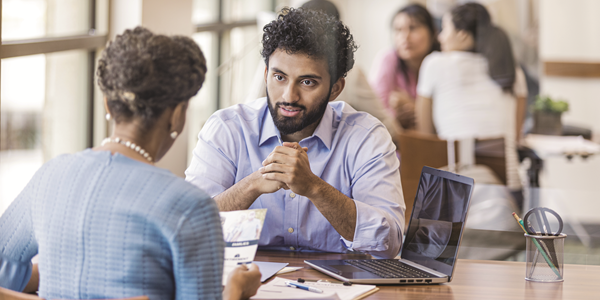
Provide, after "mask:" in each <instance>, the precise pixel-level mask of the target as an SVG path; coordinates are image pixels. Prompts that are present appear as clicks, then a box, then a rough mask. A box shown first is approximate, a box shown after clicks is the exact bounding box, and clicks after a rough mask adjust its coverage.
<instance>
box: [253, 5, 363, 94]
mask: <svg viewBox="0 0 600 300" xmlns="http://www.w3.org/2000/svg"><path fill="white" fill-rule="evenodd" d="M263 31H264V34H263V39H262V44H263V49H262V51H261V54H262V57H263V59H264V60H265V63H266V64H267V66H268V65H269V57H270V56H271V54H273V52H275V50H277V49H282V50H285V51H286V52H287V53H288V54H296V53H305V54H307V55H308V56H310V57H314V58H319V59H320V58H324V59H326V60H327V64H328V69H329V75H330V76H331V84H333V83H335V82H336V81H337V80H338V79H340V78H342V77H346V74H347V73H348V71H350V70H351V69H352V67H353V66H354V52H355V51H356V49H357V46H356V44H355V43H354V39H353V37H352V34H350V30H349V29H348V27H347V26H346V25H344V24H343V23H342V22H341V21H339V20H337V19H336V18H335V17H332V16H329V15H326V14H325V13H323V12H321V11H315V10H308V9H303V8H297V9H294V8H284V9H283V10H282V11H281V13H280V14H279V16H278V17H277V19H276V20H274V21H272V22H271V23H269V24H267V25H265V27H264V28H263Z"/></svg>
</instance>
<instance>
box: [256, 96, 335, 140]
mask: <svg viewBox="0 0 600 300" xmlns="http://www.w3.org/2000/svg"><path fill="white" fill-rule="evenodd" d="M266 92H267V103H268V105H269V112H270V113H271V117H273V122H274V123H275V127H277V129H279V132H280V133H281V134H282V135H288V134H292V133H295V132H298V131H300V130H302V129H304V128H306V127H307V126H309V125H312V124H314V123H315V122H318V121H319V120H321V118H322V117H323V115H324V114H325V110H326V109H327V103H329V96H330V95H331V87H330V88H329V92H328V93H327V96H326V97H325V98H323V99H322V100H321V102H320V103H319V105H318V106H317V107H316V108H315V109H313V110H310V111H308V112H307V113H306V115H305V116H304V117H303V118H301V119H299V120H298V119H296V118H293V117H286V116H280V115H278V114H277V113H278V111H279V106H280V105H283V106H292V107H298V108H300V109H301V110H302V111H301V113H302V112H306V106H304V105H300V104H297V103H289V102H277V103H275V105H273V104H272V103H271V98H270V97H269V91H268V90H267V91H266Z"/></svg>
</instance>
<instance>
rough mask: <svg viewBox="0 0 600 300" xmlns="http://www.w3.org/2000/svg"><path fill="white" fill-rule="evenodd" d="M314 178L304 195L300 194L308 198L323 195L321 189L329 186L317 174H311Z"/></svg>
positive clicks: (316, 197)
mask: <svg viewBox="0 0 600 300" xmlns="http://www.w3.org/2000/svg"><path fill="white" fill-rule="evenodd" d="M313 176H314V177H315V179H314V180H313V182H312V183H311V184H309V186H308V187H307V193H306V195H302V196H304V197H306V198H308V199H311V200H313V199H318V198H319V196H320V195H323V189H326V188H327V186H330V185H329V184H328V183H327V182H325V181H324V180H323V179H321V178H320V177H319V176H317V175H313Z"/></svg>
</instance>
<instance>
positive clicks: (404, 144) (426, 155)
mask: <svg viewBox="0 0 600 300" xmlns="http://www.w3.org/2000/svg"><path fill="white" fill-rule="evenodd" d="M397 140H398V145H399V146H398V148H399V150H400V180H401V182H402V193H403V196H404V202H405V203H406V218H405V219H406V223H407V225H408V221H409V220H410V214H411V213H412V208H413V205H414V202H415V196H416V194H417V189H418V186H419V179H420V178H421V170H422V169H423V167H424V166H429V167H432V168H440V167H443V166H446V165H448V155H447V153H448V152H447V151H448V150H447V143H446V141H445V140H441V139H440V138H438V137H437V135H435V134H426V133H421V132H417V131H409V130H406V131H404V132H402V133H400V134H399V137H398V139H397ZM455 148H456V149H457V148H458V143H456V142H455ZM456 152H458V151H456ZM407 227H408V226H407Z"/></svg>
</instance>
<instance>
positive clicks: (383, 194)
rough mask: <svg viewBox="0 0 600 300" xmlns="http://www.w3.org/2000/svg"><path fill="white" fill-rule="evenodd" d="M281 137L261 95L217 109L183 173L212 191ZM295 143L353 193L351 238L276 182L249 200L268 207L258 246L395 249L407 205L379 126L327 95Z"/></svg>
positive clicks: (241, 174)
mask: <svg viewBox="0 0 600 300" xmlns="http://www.w3.org/2000/svg"><path fill="white" fill-rule="evenodd" d="M280 140H281V138H280V133H279V130H278V129H277V128H276V127H275V124H274V123H273V118H272V117H271V114H270V113H269V109H268V107H267V100H266V98H260V99H258V100H256V101H254V102H252V103H249V104H239V105H235V106H232V107H230V108H226V109H223V110H219V111H217V112H216V113H215V114H213V115H212V116H211V117H210V118H209V120H208V121H207V122H206V124H205V125H204V127H203V128H202V130H201V132H200V134H199V141H198V144H197V146H196V148H195V149H194V156H193V158H192V162H191V165H190V167H189V168H188V169H187V170H186V180H187V181H189V182H191V183H192V184H194V185H196V186H198V187H200V188H201V189H202V190H204V191H206V192H207V193H208V194H209V195H210V196H211V197H214V196H216V195H218V194H219V193H221V192H223V191H225V190H226V189H228V188H230V187H231V186H233V185H234V184H235V183H237V182H239V181H240V180H242V179H243V178H245V177H246V176H248V175H250V174H251V173H253V172H255V171H256V170H258V169H259V168H260V167H262V162H263V160H265V159H266V158H267V156H268V155H269V154H270V153H271V152H272V151H273V149H274V148H275V147H276V146H280V145H281V142H280ZM300 145H301V146H302V147H307V148H308V159H309V161H310V166H311V170H312V172H313V173H314V174H315V175H317V176H319V177H320V178H321V179H323V180H324V181H326V182H327V183H329V184H330V185H332V186H333V187H335V188H336V189H337V190H339V191H340V192H342V193H343V194H344V195H346V196H348V197H350V198H351V199H353V200H354V203H355V205H356V211H357V219H356V230H355V234H354V239H353V241H352V242H350V241H347V240H345V239H344V238H342V237H341V235H340V234H339V233H338V232H337V231H336V230H335V229H334V228H333V226H331V224H330V223H329V221H327V219H325V217H323V215H322V214H321V212H320V211H319V210H318V209H317V208H316V207H315V206H314V205H313V204H312V202H311V201H310V200H309V199H308V198H306V197H303V196H301V195H297V194H295V193H294V192H293V191H291V190H284V189H281V190H279V191H277V192H275V193H271V194H263V195H261V196H260V197H259V198H258V199H256V201H255V202H254V203H253V204H252V206H250V208H252V209H254V208H267V209H268V211H267V216H266V219H265V224H264V226H263V230H262V233H261V238H260V241H259V246H260V247H261V249H275V250H285V249H287V250H290V249H291V250H298V251H325V252H339V253H343V252H349V251H361V252H367V253H369V254H371V255H374V256H376V257H394V256H396V255H397V254H398V252H399V251H400V246H401V244H402V232H403V229H404V211H405V209H406V206H405V204H404V199H403V197H402V188H401V185H400V174H399V169H398V167H399V161H398V158H397V157H396V152H395V150H396V147H395V146H394V144H393V143H392V139H391V137H390V135H389V133H388V131H387V130H386V128H385V127H384V125H383V124H382V123H381V122H379V121H378V120H377V119H376V118H374V117H372V116H371V115H369V114H367V113H364V112H357V111H356V110H354V109H353V108H352V107H350V106H349V105H348V104H346V103H344V102H331V103H329V105H328V107H327V110H326V111H325V114H324V116H323V118H322V120H321V122H320V124H319V125H318V126H317V128H316V130H315V132H314V134H313V135H312V136H310V137H307V138H305V139H303V140H302V141H300Z"/></svg>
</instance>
